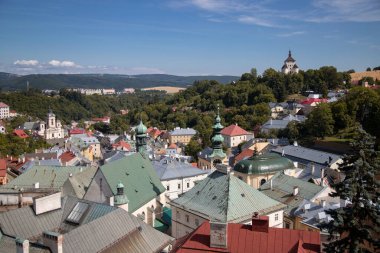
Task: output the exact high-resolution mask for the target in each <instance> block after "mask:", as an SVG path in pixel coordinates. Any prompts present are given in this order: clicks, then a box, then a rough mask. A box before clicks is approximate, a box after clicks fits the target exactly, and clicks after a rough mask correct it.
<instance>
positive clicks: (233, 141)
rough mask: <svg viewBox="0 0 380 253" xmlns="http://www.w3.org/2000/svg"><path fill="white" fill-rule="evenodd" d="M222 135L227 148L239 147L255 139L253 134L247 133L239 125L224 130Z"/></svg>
mask: <svg viewBox="0 0 380 253" xmlns="http://www.w3.org/2000/svg"><path fill="white" fill-rule="evenodd" d="M220 133H221V134H222V136H223V138H224V145H225V146H226V147H227V148H232V147H237V146H238V145H239V144H240V143H242V142H246V141H249V140H250V139H253V138H254V136H253V134H252V133H249V132H247V131H246V130H244V129H243V128H241V127H239V126H238V125H237V124H235V125H230V126H228V127H226V128H224V129H223V130H222V131H221V132H220Z"/></svg>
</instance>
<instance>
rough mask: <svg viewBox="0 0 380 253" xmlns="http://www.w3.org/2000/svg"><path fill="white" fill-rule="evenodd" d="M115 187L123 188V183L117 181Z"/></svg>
mask: <svg viewBox="0 0 380 253" xmlns="http://www.w3.org/2000/svg"><path fill="white" fill-rule="evenodd" d="M116 188H124V185H123V184H122V183H121V182H119V183H118V184H117V185H116Z"/></svg>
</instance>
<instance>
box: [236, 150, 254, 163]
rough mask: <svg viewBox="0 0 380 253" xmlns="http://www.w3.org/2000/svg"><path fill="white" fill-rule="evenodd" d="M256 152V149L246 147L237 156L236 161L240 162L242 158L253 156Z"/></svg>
mask: <svg viewBox="0 0 380 253" xmlns="http://www.w3.org/2000/svg"><path fill="white" fill-rule="evenodd" d="M254 152H255V151H254V150H251V149H249V148H247V149H244V150H243V151H242V152H241V153H240V154H238V155H237V156H235V163H237V162H240V161H241V160H244V159H245V158H247V157H251V156H252V155H253V153H254Z"/></svg>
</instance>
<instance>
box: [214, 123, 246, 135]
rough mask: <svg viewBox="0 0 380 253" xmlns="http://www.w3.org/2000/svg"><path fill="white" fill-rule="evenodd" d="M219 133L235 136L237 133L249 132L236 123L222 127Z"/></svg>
mask: <svg viewBox="0 0 380 253" xmlns="http://www.w3.org/2000/svg"><path fill="white" fill-rule="evenodd" d="M221 134H223V135H228V136H237V135H245V134H249V133H248V132H247V131H245V130H244V129H243V128H241V127H239V126H238V125H230V126H228V127H226V128H224V129H223V130H222V131H221Z"/></svg>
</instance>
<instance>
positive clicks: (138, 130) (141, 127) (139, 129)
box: [136, 120, 148, 135]
mask: <svg viewBox="0 0 380 253" xmlns="http://www.w3.org/2000/svg"><path fill="white" fill-rule="evenodd" d="M147 130H148V129H147V128H146V126H145V125H144V124H143V123H142V121H141V120H140V124H139V125H138V126H137V127H136V134H138V135H139V134H146V131H147Z"/></svg>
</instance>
